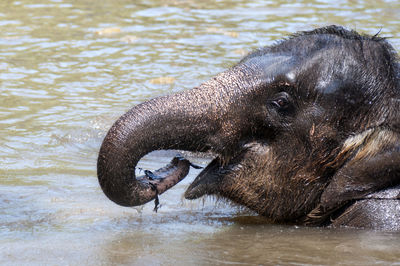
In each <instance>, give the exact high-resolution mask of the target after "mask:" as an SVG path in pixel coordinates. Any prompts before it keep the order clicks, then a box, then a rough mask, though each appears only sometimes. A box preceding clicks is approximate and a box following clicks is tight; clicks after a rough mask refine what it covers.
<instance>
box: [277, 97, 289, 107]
mask: <svg viewBox="0 0 400 266" xmlns="http://www.w3.org/2000/svg"><path fill="white" fill-rule="evenodd" d="M276 103H277V104H278V106H280V107H284V106H285V105H286V104H287V100H286V99H283V98H281V99H278V100H276Z"/></svg>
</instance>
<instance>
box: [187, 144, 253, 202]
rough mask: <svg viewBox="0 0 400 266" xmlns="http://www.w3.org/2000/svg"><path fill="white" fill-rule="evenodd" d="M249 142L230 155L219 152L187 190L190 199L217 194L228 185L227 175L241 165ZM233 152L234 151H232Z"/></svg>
mask: <svg viewBox="0 0 400 266" xmlns="http://www.w3.org/2000/svg"><path fill="white" fill-rule="evenodd" d="M248 146H251V145H249V144H244V143H242V145H241V146H240V147H239V148H238V149H237V151H236V152H233V154H231V155H230V156H227V155H222V154H219V155H217V156H216V157H214V159H213V160H212V161H211V162H210V163H209V164H208V165H207V166H206V167H205V168H204V169H203V170H202V171H201V172H200V173H199V174H198V175H197V177H196V178H195V179H194V180H193V182H192V183H191V184H190V185H189V187H188V188H187V189H186V191H185V194H184V196H185V198H186V199H188V200H194V199H198V198H200V197H202V196H204V195H216V194H219V192H221V190H222V189H223V186H226V185H227V184H226V183H227V182H228V180H229V178H227V176H228V175H229V174H231V173H232V172H234V171H237V170H238V169H239V168H240V167H238V166H239V165H240V162H241V160H242V158H243V156H245V155H246V153H247V151H248ZM231 153H232V152H231Z"/></svg>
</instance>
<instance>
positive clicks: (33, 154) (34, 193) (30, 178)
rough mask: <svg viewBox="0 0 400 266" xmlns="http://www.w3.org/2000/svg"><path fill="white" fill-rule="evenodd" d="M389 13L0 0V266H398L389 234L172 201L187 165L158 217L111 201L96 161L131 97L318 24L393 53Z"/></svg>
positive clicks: (361, 6) (345, 4) (168, 87)
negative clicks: (383, 43)
mask: <svg viewBox="0 0 400 266" xmlns="http://www.w3.org/2000/svg"><path fill="white" fill-rule="evenodd" d="M399 13H400V4H399V3H398V1H389V0H387V1H339V2H338V1H336V2H329V1H307V0H303V1H259V0H252V1H242V0H235V1H208V0H206V1H193V0H165V1H158V0H152V1H125V0H114V1H109V0H107V1H97V2H96V4H93V1H87V0H82V1H72V0H43V1H40V3H38V1H34V0H22V1H0V84H1V88H0V264H5V265H23V264H29V265H31V264H37V265H46V264H50V265H73V264H77V265H82V264H84V265H112V264H128V265H160V264H161V265H221V264H222V265H223V264H234V265H260V264H281V265H282V264H283V265H287V264H345V265H349V264H351V265H368V264H385V265H386V264H391V263H393V264H395V263H398V262H399V261H400V251H399V248H398V247H399V243H400V235H399V234H398V233H389V232H386V233H385V232H374V231H365V230H353V229H329V228H324V229H321V228H304V227H296V226H288V225H287V226H279V225H273V224H271V223H269V222H268V221H267V220H265V219H263V218H261V217H258V216H254V214H253V213H251V212H249V211H247V210H246V209H242V208H239V207H237V206H231V205H230V204H227V203H225V202H223V201H221V200H220V201H216V200H215V199H212V198H207V199H205V200H197V201H187V200H184V199H183V193H184V191H185V189H186V188H187V186H188V185H189V183H190V182H191V181H192V180H193V179H194V177H195V176H196V175H197V173H198V170H197V172H196V171H195V170H193V169H192V170H191V173H190V174H189V176H188V177H187V178H185V179H184V180H183V181H182V182H181V183H179V184H178V185H177V186H175V187H174V188H173V189H171V190H169V191H167V192H166V193H165V194H163V195H161V197H160V201H161V204H162V207H161V208H160V210H159V211H158V213H154V212H153V211H152V210H153V207H154V205H153V203H149V204H146V205H145V206H142V207H138V208H123V207H120V206H117V205H115V204H114V203H112V202H110V201H109V200H108V199H107V198H106V197H105V196H104V194H103V193H102V191H101V189H100V187H99V185H98V181H97V178H96V160H97V153H98V150H99V147H100V145H101V141H102V139H103V137H104V136H105V134H106V132H107V130H108V128H109V127H110V126H111V124H112V123H113V121H115V120H116V119H117V118H118V117H119V116H120V115H121V114H123V113H124V112H125V111H127V110H128V109H129V108H130V107H132V106H133V105H135V104H137V103H140V102H142V101H144V100H147V99H149V98H153V97H156V96H159V95H165V94H169V93H173V92H177V91H181V90H183V89H188V88H192V87H194V86H197V85H198V84H200V83H201V82H203V81H205V80H207V79H209V78H210V77H211V76H213V75H215V74H216V73H218V72H220V71H222V70H224V69H226V68H227V67H230V66H232V65H233V64H235V63H236V62H238V61H239V60H240V58H241V57H243V56H244V55H245V54H246V53H248V52H249V51H252V50H254V49H256V48H258V47H260V46H263V45H267V44H271V43H273V42H274V41H275V40H277V39H280V38H282V36H286V35H287V34H289V33H292V32H295V31H298V30H308V29H311V28H314V27H317V26H323V25H329V24H342V25H345V26H348V27H350V28H355V29H357V30H359V31H362V32H367V33H370V34H374V33H376V32H378V31H380V30H381V35H382V36H388V37H392V38H390V42H391V43H392V44H393V45H394V46H395V47H396V48H399V47H400V39H399V33H400V25H399V23H398V18H399ZM173 155H175V152H170V151H168V152H158V153H153V154H150V155H149V156H147V157H145V158H143V159H142V160H141V162H140V164H139V167H140V168H143V169H149V170H154V169H158V168H160V167H162V166H164V165H165V164H167V163H168V162H169V161H170V159H171V157H172V156H173ZM185 156H193V155H189V154H185ZM192 160H193V161H194V162H195V163H198V164H202V165H205V164H206V163H207V162H208V160H209V159H207V158H192Z"/></svg>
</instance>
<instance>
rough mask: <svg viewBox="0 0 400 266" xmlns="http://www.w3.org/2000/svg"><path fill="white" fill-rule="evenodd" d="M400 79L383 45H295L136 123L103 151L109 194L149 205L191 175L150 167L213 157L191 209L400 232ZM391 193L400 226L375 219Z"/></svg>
mask: <svg viewBox="0 0 400 266" xmlns="http://www.w3.org/2000/svg"><path fill="white" fill-rule="evenodd" d="M399 69H400V67H399V63H398V61H397V55H396V53H395V51H394V49H393V48H392V46H391V45H390V44H389V43H388V42H387V41H386V40H385V39H383V38H380V37H377V36H367V35H360V34H358V33H356V32H355V31H350V30H346V29H344V28H342V27H338V26H328V27H324V28H319V29H315V30H313V31H308V32H301V33H297V34H294V35H292V36H290V37H289V38H287V39H285V40H283V41H281V42H279V43H277V44H275V45H272V46H268V47H264V48H261V49H259V50H256V51H254V52H252V53H250V54H249V55H247V56H246V57H245V58H243V59H242V60H241V61H240V62H239V63H238V64H237V65H235V66H234V67H232V68H230V69H228V70H227V71H225V72H223V73H220V74H218V75H217V76H215V77H214V78H212V79H211V80H209V81H207V82H205V83H203V84H201V85H200V86H198V87H195V88H193V89H191V90H187V91H183V92H180V93H177V94H175V95H170V96H164V97H159V98H155V99H152V100H150V101H147V102H145V103H142V104H139V105H137V106H135V107H133V108H132V109H131V110H130V111H128V112H127V113H126V114H124V115H123V116H122V117H121V118H119V119H118V120H117V121H116V122H115V124H114V125H113V126H112V127H111V129H110V130H109V132H108V134H107V136H106V137H105V139H104V141H103V144H102V146H101V149H100V153H99V157H98V165H97V171H98V178H99V182H100V185H101V187H102V189H103V191H104V193H105V194H106V195H107V197H109V198H110V199H111V200H113V201H114V202H116V203H117V204H120V205H122V206H136V205H141V204H144V203H146V202H148V201H150V200H152V199H155V198H157V195H159V194H161V193H163V192H164V191H166V190H167V189H169V188H170V187H172V186H173V185H175V184H176V183H177V182H179V181H180V180H181V179H183V178H184V177H185V176H186V175H187V173H188V171H189V168H190V165H191V163H190V162H189V161H188V160H185V159H183V158H174V159H173V161H172V162H171V164H169V165H168V166H166V167H164V168H162V169H160V170H157V171H156V172H154V173H151V172H148V171H147V172H145V175H144V176H142V177H135V167H136V164H137V162H138V161H139V160H140V158H141V157H143V156H144V155H146V154H147V153H149V152H151V151H153V150H159V149H178V150H188V151H197V152H206V151H212V152H213V153H214V154H216V157H215V159H214V160H212V161H211V163H210V164H209V165H208V166H207V167H206V168H205V169H204V170H203V171H202V172H201V173H200V174H199V175H198V176H197V178H196V179H195V180H194V181H193V183H192V184H191V185H190V186H189V188H188V189H187V191H186V192H185V197H186V198H187V199H195V198H199V197H201V196H203V195H217V196H220V197H223V198H226V199H229V200H231V201H233V202H235V203H238V204H241V205H244V206H247V207H248V208H250V209H252V210H254V211H256V212H257V213H259V214H260V215H263V216H266V217H268V218H270V219H271V220H273V221H276V222H290V223H298V224H313V225H326V224H332V223H333V224H335V222H336V224H345V225H354V226H366V227H367V226H370V227H374V223H376V222H377V223H378V224H379V222H381V224H383V225H388V226H392V227H395V228H399V229H400V216H399V215H398V214H397V213H396V212H395V211H393V210H395V209H396V208H400V203H399V200H396V197H397V198H398V197H399V196H398V195H397V194H396V191H397V192H399V195H400V188H398V187H396V186H398V185H399V183H400V141H399V140H400V118H399V114H398V112H399V111H400V81H399V80H400V74H399V73H400V71H399ZM388 190H390V193H392V192H393V193H394V194H393V193H392V194H391V195H395V196H390V197H389V196H388V201H387V202H388V203H387V204H386V205H385V204H384V205H385V206H380V207H379V208H378V209H379V210H382V213H388V212H389V213H390V214H392V216H391V217H390V218H387V217H386V218H385V219H386V220H383V219H382V215H383V214H382V215H380V214H379V211H378V212H376V211H375V212H374V213H373V215H375V214H377V213H378V215H377V218H376V217H375V218H374V217H372V216H373V215H372V214H371V213H372V212H373V210H376V209H377V205H376V204H375V201H374V200H376V201H378V200H379V199H380V197H381V196H379V195H382V193H384V194H385V191H386V192H387V191H388ZM377 193H378V194H377ZM379 193H380V194H379ZM388 193H389V192H387V193H386V194H385V195H387V194H388ZM390 193H389V194H390ZM389 199H390V200H389ZM390 202H391V203H390ZM371 204H372V205H371ZM393 204H394V205H393ZM370 205H371V206H370ZM357 206H358V207H357ZM365 216H368V217H370V218H369V219H370V220H368V219H365V218H363V217H365ZM389 216H390V215H389ZM371 217H372V218H371ZM367 220H368V221H367ZM363 221H364V222H363ZM396 226H397V227H396ZM375 227H379V226H375Z"/></svg>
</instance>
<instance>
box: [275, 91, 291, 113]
mask: <svg viewBox="0 0 400 266" xmlns="http://www.w3.org/2000/svg"><path fill="white" fill-rule="evenodd" d="M272 104H273V105H274V106H275V107H277V108H279V109H283V108H285V107H287V106H288V105H289V95H288V94H287V93H284V92H283V93H280V94H279V95H277V97H276V98H275V99H274V100H272Z"/></svg>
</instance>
